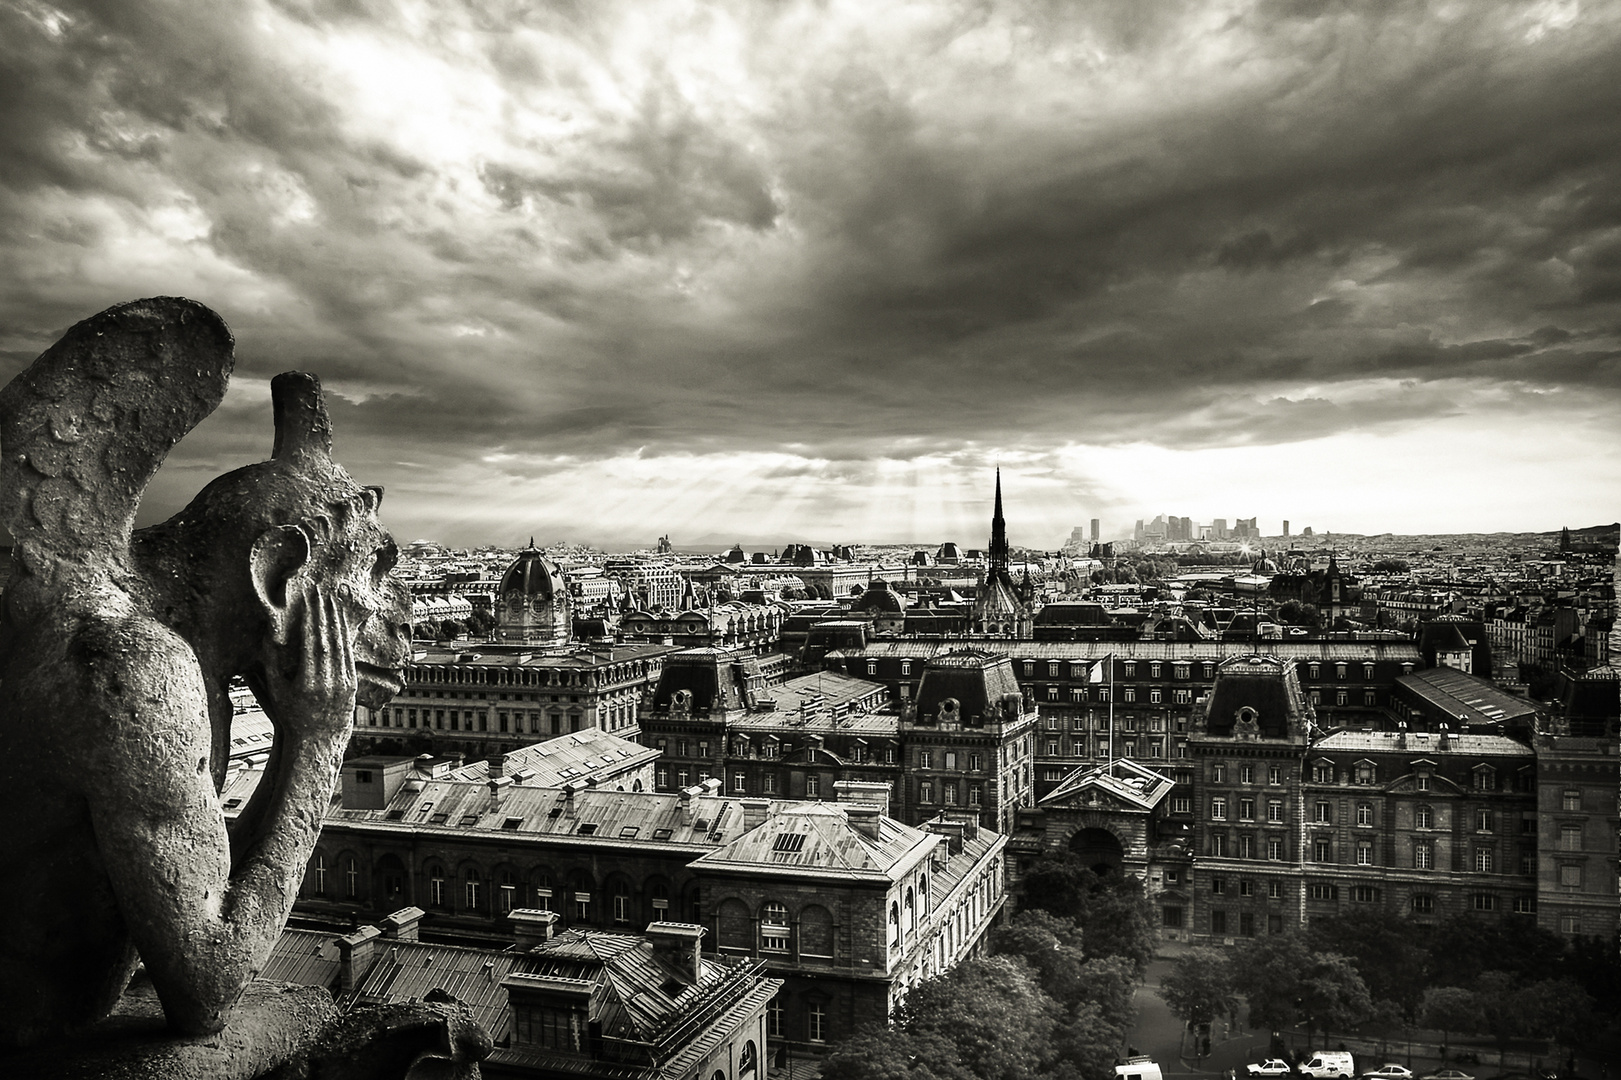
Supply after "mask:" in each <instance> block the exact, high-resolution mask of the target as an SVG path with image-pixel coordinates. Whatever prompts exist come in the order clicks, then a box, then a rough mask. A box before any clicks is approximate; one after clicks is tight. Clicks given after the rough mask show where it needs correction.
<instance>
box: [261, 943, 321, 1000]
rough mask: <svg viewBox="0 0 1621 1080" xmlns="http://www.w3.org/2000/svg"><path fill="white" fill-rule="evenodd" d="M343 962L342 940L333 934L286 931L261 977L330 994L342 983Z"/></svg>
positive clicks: (266, 962) (272, 952) (271, 953)
mask: <svg viewBox="0 0 1621 1080" xmlns="http://www.w3.org/2000/svg"><path fill="white" fill-rule="evenodd" d="M341 959H342V954H341V953H339V952H338V939H337V938H336V937H334V936H333V935H332V933H331V932H330V931H321V930H283V931H282V932H281V937H280V938H279V939H277V941H276V947H275V948H274V949H271V950H270V959H269V960H267V961H265V966H264V970H263V971H261V972H259V977H260V978H261V979H265V980H267V981H269V982H290V983H297V984H299V985H300V986H324V987H326V988H327V989H328V990H330V989H332V987H333V985H334V984H336V983H337V981H338V967H339V964H340V961H341Z"/></svg>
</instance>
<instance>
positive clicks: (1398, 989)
mask: <svg viewBox="0 0 1621 1080" xmlns="http://www.w3.org/2000/svg"><path fill="white" fill-rule="evenodd" d="M1306 942H1307V945H1308V947H1309V948H1311V949H1312V951H1314V952H1323V953H1339V954H1341V955H1343V956H1347V957H1350V959H1351V962H1352V963H1353V964H1354V965H1355V966H1356V970H1357V974H1358V975H1361V976H1362V981H1363V982H1364V983H1366V984H1367V987H1368V993H1369V994H1371V995H1372V996H1373V998H1374V1000H1376V1001H1379V1002H1390V1003H1394V1004H1395V1005H1396V1006H1397V1007H1398V1008H1399V1009H1400V1010H1401V1012H1402V1014H1403V1016H1405V1017H1409V1018H1410V1017H1411V1016H1412V1015H1413V1014H1414V1012H1415V1011H1416V1010H1417V1009H1418V1005H1419V1001H1420V999H1421V998H1422V997H1423V994H1424V988H1425V987H1426V986H1427V985H1429V982H1430V979H1429V964H1428V960H1429V954H1428V952H1427V950H1426V948H1425V944H1424V936H1423V935H1422V934H1421V933H1420V932H1419V927H1418V925H1417V924H1416V923H1414V922H1413V921H1412V920H1410V919H1404V918H1402V917H1401V916H1400V915H1394V914H1390V913H1387V912H1383V911H1364V910H1352V911H1347V912H1345V913H1343V914H1339V915H1330V916H1327V917H1325V918H1320V919H1313V920H1312V921H1311V924H1310V925H1309V926H1308V927H1307V929H1306Z"/></svg>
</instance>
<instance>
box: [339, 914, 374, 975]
mask: <svg viewBox="0 0 1621 1080" xmlns="http://www.w3.org/2000/svg"><path fill="white" fill-rule="evenodd" d="M382 936H383V932H382V931H381V930H379V929H377V927H375V926H362V927H361V928H360V929H359V930H356V931H355V932H354V933H352V934H350V935H349V936H348V937H341V938H339V939H338V953H339V959H338V983H339V986H340V987H341V988H342V989H343V990H344V991H349V990H353V989H354V988H355V987H357V986H359V985H360V983H361V982H362V981H363V980H364V979H365V978H366V973H367V972H369V971H370V970H371V966H372V963H373V962H374V961H376V959H377V948H378V946H377V939H378V938H380V937H382Z"/></svg>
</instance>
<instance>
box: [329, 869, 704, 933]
mask: <svg viewBox="0 0 1621 1080" xmlns="http://www.w3.org/2000/svg"><path fill="white" fill-rule="evenodd" d="M528 877H529V880H528V881H527V882H526V881H525V880H524V875H522V874H520V873H519V872H518V871H517V870H515V869H513V868H511V867H502V868H500V869H498V870H496V871H495V872H494V873H493V874H492V873H490V872H487V871H485V870H483V869H481V868H479V867H473V866H469V867H464V868H462V869H461V870H459V871H457V872H455V873H452V872H450V871H448V870H447V869H446V868H445V867H444V866H442V865H440V864H438V863H429V864H427V865H426V866H425V867H424V869H423V873H422V881H423V884H424V886H425V895H424V896H420V897H415V898H412V897H408V896H407V895H406V885H407V874H406V870H405V867H404V865H403V864H402V863H401V862H400V861H399V860H398V859H397V858H393V857H385V858H384V859H383V860H381V861H380V862H379V863H378V866H377V870H376V875H375V883H376V886H377V889H376V896H375V899H376V900H379V901H381V902H382V903H384V904H388V905H394V904H404V903H407V902H410V901H411V900H412V899H415V901H416V902H418V903H422V904H423V905H424V906H426V907H429V908H436V909H442V910H447V911H452V912H462V913H466V914H473V915H506V914H510V913H511V912H512V911H514V910H516V909H518V908H521V907H522V908H534V909H538V910H541V911H556V912H558V913H559V914H560V915H563V916H565V917H566V918H568V919H570V920H571V921H574V922H581V923H592V922H594V921H597V920H596V918H595V914H601V915H603V916H605V917H606V919H607V921H609V922H611V923H612V924H614V925H628V924H631V923H633V922H635V921H637V920H636V915H637V912H636V908H637V899H638V895H637V894H638V892H641V893H643V894H644V895H643V896H642V897H641V899H645V900H646V903H647V908H648V911H649V913H650V914H649V915H648V916H647V918H648V919H659V918H664V917H666V916H667V913H668V912H669V911H671V910H672V909H676V910H680V911H681V912H682V917H683V918H684V919H685V920H686V921H696V920H697V915H698V892H697V887H696V886H688V887H687V888H686V890H685V893H684V895H683V896H682V897H681V903H680V905H679V906H677V905H675V904H673V903H672V899H671V886H670V885H669V883H667V882H665V881H663V880H661V879H654V880H651V881H649V882H647V883H646V886H645V888H644V889H642V890H638V889H637V888H636V887H635V886H634V885H633V884H632V883H631V882H629V881H628V880H626V879H623V878H616V879H613V880H610V881H609V882H608V883H607V885H606V886H605V889H606V899H607V904H606V907H605V908H603V909H602V911H601V912H600V913H596V912H594V909H593V906H592V905H593V903H595V902H596V901H597V890H596V882H595V881H594V880H593V879H592V878H591V876H590V875H589V874H587V873H586V872H584V871H580V870H576V871H573V872H571V873H569V874H568V875H566V876H565V877H564V878H563V879H562V881H561V882H560V883H554V881H553V879H552V876H551V874H550V872H549V871H545V870H537V871H534V872H533V873H531V874H530V875H528ZM303 892H304V894H305V895H307V896H314V897H319V898H321V899H341V900H349V901H357V902H358V901H363V900H366V899H368V897H366V896H365V895H364V892H365V890H364V882H363V880H362V872H361V866H360V862H359V860H358V858H357V857H356V856H353V855H341V856H339V857H338V858H337V859H336V860H335V861H329V856H328V855H327V854H326V853H325V852H322V851H317V852H316V853H315V854H314V855H313V856H311V858H310V862H309V864H308V866H307V867H306V870H305V875H304V889H303Z"/></svg>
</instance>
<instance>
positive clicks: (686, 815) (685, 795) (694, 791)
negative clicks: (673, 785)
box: [681, 784, 704, 825]
mask: <svg viewBox="0 0 1621 1080" xmlns="http://www.w3.org/2000/svg"><path fill="white" fill-rule="evenodd" d="M703 793H704V789H703V788H702V787H701V786H699V785H697V784H694V785H693V786H691V787H684V788H682V789H681V823H682V824H683V825H691V824H692V800H693V799H695V798H697V797H698V796H699V795H702V794H703Z"/></svg>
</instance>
